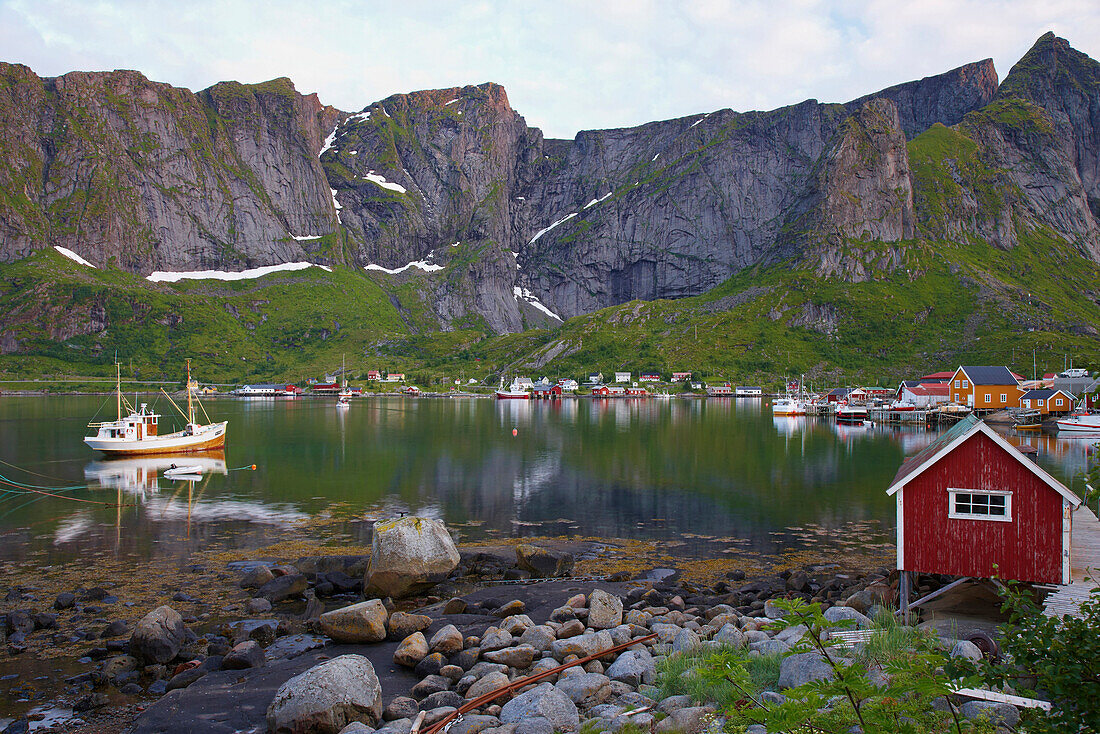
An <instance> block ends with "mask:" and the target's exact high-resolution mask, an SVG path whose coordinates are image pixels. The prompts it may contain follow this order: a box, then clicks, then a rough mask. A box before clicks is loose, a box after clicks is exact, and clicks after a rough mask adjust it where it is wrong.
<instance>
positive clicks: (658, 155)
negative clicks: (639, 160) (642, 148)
mask: <svg viewBox="0 0 1100 734" xmlns="http://www.w3.org/2000/svg"><path fill="white" fill-rule="evenodd" d="M660 157H661V154H660V153H658V154H657V155H655V156H653V157H652V158H651V159H650V160H649V162H650V163H652V162H653V161H655V160H657V159H658V158H660Z"/></svg>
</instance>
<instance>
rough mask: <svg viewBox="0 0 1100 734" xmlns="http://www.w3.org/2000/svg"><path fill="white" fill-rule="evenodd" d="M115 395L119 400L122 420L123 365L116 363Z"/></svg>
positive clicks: (119, 412) (120, 418)
mask: <svg viewBox="0 0 1100 734" xmlns="http://www.w3.org/2000/svg"><path fill="white" fill-rule="evenodd" d="M115 395H116V396H117V400H118V419H117V420H122V365H120V364H119V363H118V362H117V361H116V362H115Z"/></svg>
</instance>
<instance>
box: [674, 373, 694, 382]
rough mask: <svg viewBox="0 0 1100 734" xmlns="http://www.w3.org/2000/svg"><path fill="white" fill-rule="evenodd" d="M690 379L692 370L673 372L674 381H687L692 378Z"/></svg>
mask: <svg viewBox="0 0 1100 734" xmlns="http://www.w3.org/2000/svg"><path fill="white" fill-rule="evenodd" d="M690 379H691V373H690V372H673V373H672V381H673V382H685V381H687V380H690Z"/></svg>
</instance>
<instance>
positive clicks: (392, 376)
mask: <svg viewBox="0 0 1100 734" xmlns="http://www.w3.org/2000/svg"><path fill="white" fill-rule="evenodd" d="M404 381H405V373H404V372H387V373H386V376H385V377H384V378H383V379H382V382H404Z"/></svg>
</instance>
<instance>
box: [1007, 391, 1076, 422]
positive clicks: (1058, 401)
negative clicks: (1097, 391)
mask: <svg viewBox="0 0 1100 734" xmlns="http://www.w3.org/2000/svg"><path fill="white" fill-rule="evenodd" d="M1075 402H1076V398H1074V397H1073V396H1072V395H1070V394H1069V393H1067V392H1065V391H1063V390H1049V389H1045V388H1044V389H1037V390H1028V391H1027V392H1025V393H1024V394H1023V395H1021V396H1020V407H1021V408H1024V409H1026V410H1037V411H1039V412H1040V413H1042V414H1043V415H1050V414H1051V413H1068V412H1070V411H1071V410H1073V405H1074V403H1075Z"/></svg>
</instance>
